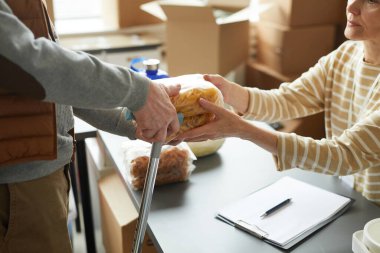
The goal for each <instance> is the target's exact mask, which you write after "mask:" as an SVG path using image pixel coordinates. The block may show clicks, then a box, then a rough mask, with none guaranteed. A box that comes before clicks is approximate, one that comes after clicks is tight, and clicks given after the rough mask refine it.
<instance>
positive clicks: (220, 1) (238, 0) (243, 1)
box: [207, 0, 251, 9]
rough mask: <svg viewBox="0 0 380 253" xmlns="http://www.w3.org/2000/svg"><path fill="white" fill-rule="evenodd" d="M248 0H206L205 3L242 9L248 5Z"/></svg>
mask: <svg viewBox="0 0 380 253" xmlns="http://www.w3.org/2000/svg"><path fill="white" fill-rule="evenodd" d="M250 2H251V1H250V0H234V1H231V0H208V1H207V4H208V5H212V6H215V7H222V8H223V7H224V8H226V7H230V8H238V9H243V8H246V7H248V6H249V4H250Z"/></svg>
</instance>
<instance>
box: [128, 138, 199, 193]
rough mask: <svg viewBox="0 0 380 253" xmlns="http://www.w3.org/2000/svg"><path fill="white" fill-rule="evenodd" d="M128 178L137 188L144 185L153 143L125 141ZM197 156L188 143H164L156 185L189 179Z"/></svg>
mask: <svg viewBox="0 0 380 253" xmlns="http://www.w3.org/2000/svg"><path fill="white" fill-rule="evenodd" d="M122 150H123V153H124V162H125V165H126V178H127V179H128V181H129V183H130V184H131V185H132V187H133V188H134V189H136V190H139V189H142V188H143V187H144V182H145V177H146V173H147V170H148V166H149V156H150V150H151V144H150V143H147V142H144V141H141V140H128V141H126V142H124V143H123V145H122ZM196 159H197V158H196V157H195V155H194V154H193V152H192V151H191V149H190V148H189V146H188V145H187V144H186V143H184V142H183V143H180V144H179V145H177V146H169V145H164V146H163V147H162V150H161V155H160V162H159V164H158V170H157V177H156V182H155V185H156V186H157V185H164V184H169V183H175V182H182V181H186V180H188V178H189V176H190V174H191V172H192V171H193V170H194V169H195V165H194V164H193V161H194V160H196Z"/></svg>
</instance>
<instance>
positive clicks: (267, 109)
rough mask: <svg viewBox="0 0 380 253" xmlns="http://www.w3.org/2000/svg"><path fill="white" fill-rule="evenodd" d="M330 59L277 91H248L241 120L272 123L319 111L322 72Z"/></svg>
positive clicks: (322, 106)
mask: <svg viewBox="0 0 380 253" xmlns="http://www.w3.org/2000/svg"><path fill="white" fill-rule="evenodd" d="M330 56H331V55H328V56H325V57H322V58H321V59H320V60H319V61H318V63H317V64H316V65H315V66H314V67H312V68H310V69H309V71H307V72H305V73H304V74H303V75H302V76H301V77H299V78H298V79H296V80H295V81H293V82H292V83H283V84H281V86H280V87H279V88H278V89H273V90H260V89H258V88H248V89H249V105H248V110H247V112H246V113H245V114H244V115H243V117H244V118H247V119H254V120H259V121H265V122H275V121H279V120H287V119H294V118H300V117H304V116H307V115H312V114H315V113H318V112H321V111H323V109H324V92H325V83H326V78H327V74H326V69H327V65H328V64H329V58H330Z"/></svg>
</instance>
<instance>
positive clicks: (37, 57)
mask: <svg viewBox="0 0 380 253" xmlns="http://www.w3.org/2000/svg"><path fill="white" fill-rule="evenodd" d="M0 24H1V25H0V55H2V56H3V57H5V58H6V59H8V60H9V61H11V62H13V63H15V64H17V65H18V66H20V67H21V68H22V69H23V70H24V71H26V72H27V73H29V74H31V75H32V76H33V77H34V78H35V79H36V80H37V81H38V82H39V83H40V84H41V85H42V86H43V88H44V89H45V92H46V97H45V100H46V101H49V102H55V103H59V104H66V105H72V106H75V107H79V108H114V107H118V106H121V107H128V108H129V109H130V110H132V111H136V110H138V109H139V108H140V107H142V106H143V105H144V103H145V99H146V96H147V92H148V87H149V83H150V81H149V79H147V78H145V77H142V76H141V75H139V74H137V73H134V72H132V71H130V70H128V69H126V68H123V67H120V66H116V65H112V64H108V63H104V62H102V61H100V60H98V59H97V58H96V57H93V56H91V55H89V54H86V53H84V52H74V51H71V50H67V49H64V48H62V47H60V46H59V45H58V44H57V43H55V42H52V41H50V40H48V39H45V38H38V39H36V38H34V35H33V33H32V32H31V31H30V30H29V29H28V28H27V27H26V26H25V25H24V24H23V23H22V22H21V21H20V20H19V19H18V18H17V17H16V16H14V15H13V14H12V12H11V10H10V9H9V7H8V6H7V5H6V3H5V2H4V1H3V0H0Z"/></svg>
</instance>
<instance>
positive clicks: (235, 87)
mask: <svg viewBox="0 0 380 253" xmlns="http://www.w3.org/2000/svg"><path fill="white" fill-rule="evenodd" d="M203 78H204V79H205V80H206V81H209V82H210V83H212V84H214V85H215V86H216V87H217V88H218V89H219V90H220V91H221V92H222V94H223V99H224V102H225V103H226V104H229V105H231V106H232V107H233V108H234V109H235V110H236V111H238V112H239V113H241V114H244V113H245V112H246V111H247V109H248V103H249V93H248V90H247V89H246V88H244V87H242V86H241V85H239V84H237V83H233V82H230V81H228V80H227V79H225V78H224V77H222V76H220V75H204V76H203Z"/></svg>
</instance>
